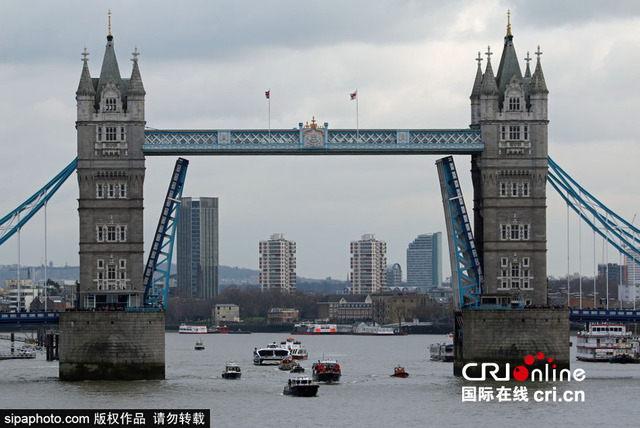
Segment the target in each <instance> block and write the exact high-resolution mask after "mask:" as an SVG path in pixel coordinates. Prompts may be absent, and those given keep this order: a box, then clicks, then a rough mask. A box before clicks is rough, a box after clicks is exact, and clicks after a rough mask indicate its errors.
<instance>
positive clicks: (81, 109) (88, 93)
mask: <svg viewBox="0 0 640 428" xmlns="http://www.w3.org/2000/svg"><path fill="white" fill-rule="evenodd" d="M82 56H83V58H82V62H83V64H82V73H81V74H80V83H78V90H77V91H76V102H77V103H76V106H77V117H78V120H89V119H90V118H91V115H92V114H93V112H94V111H95V107H94V100H95V96H96V89H95V88H94V87H93V79H91V73H90V72H89V65H88V64H87V63H88V61H89V59H88V58H87V57H88V56H89V52H87V48H86V47H85V48H84V52H83V53H82Z"/></svg>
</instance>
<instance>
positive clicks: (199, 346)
mask: <svg viewBox="0 0 640 428" xmlns="http://www.w3.org/2000/svg"><path fill="white" fill-rule="evenodd" d="M195 349H196V351H204V345H203V343H202V340H200V339H198V340H196V346H195Z"/></svg>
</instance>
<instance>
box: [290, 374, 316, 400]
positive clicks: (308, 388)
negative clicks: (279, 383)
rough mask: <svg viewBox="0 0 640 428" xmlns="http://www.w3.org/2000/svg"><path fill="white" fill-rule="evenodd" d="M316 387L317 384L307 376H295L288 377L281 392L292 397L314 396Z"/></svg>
mask: <svg viewBox="0 0 640 428" xmlns="http://www.w3.org/2000/svg"><path fill="white" fill-rule="evenodd" d="M318 387H319V385H318V384H317V383H316V382H314V381H312V380H311V379H309V378H308V377H297V378H291V379H289V381H288V382H287V384H286V385H285V387H284V391H282V393H283V394H284V395H292V396H294V397H315V396H316V395H317V394H318Z"/></svg>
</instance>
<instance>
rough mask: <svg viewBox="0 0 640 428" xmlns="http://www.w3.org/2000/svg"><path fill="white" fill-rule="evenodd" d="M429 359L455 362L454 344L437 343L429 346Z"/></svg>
mask: <svg viewBox="0 0 640 428" xmlns="http://www.w3.org/2000/svg"><path fill="white" fill-rule="evenodd" d="M429 359H430V360H431V361H443V362H446V363H450V362H452V361H453V342H437V343H432V344H431V345H430V346H429Z"/></svg>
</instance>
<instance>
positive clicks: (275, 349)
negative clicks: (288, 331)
mask: <svg viewBox="0 0 640 428" xmlns="http://www.w3.org/2000/svg"><path fill="white" fill-rule="evenodd" d="M286 357H289V358H291V352H289V350H288V349H287V348H283V347H281V346H280V345H278V344H277V343H276V342H273V343H270V344H268V345H267V346H266V347H265V348H255V349H254V350H253V364H255V365H263V364H279V363H280V361H281V360H282V359H283V358H286Z"/></svg>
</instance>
